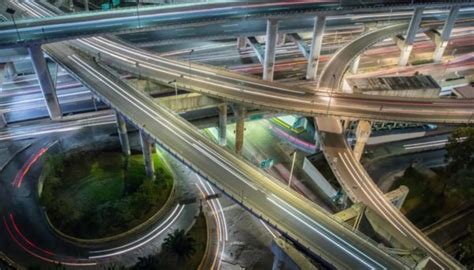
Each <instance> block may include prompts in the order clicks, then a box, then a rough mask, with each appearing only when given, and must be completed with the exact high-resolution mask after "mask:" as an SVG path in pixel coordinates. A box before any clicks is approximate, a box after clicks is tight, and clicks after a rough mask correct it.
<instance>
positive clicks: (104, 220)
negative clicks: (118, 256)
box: [40, 152, 173, 239]
mask: <svg viewBox="0 0 474 270" xmlns="http://www.w3.org/2000/svg"><path fill="white" fill-rule="evenodd" d="M153 159H154V166H155V172H156V181H150V180H148V179H146V175H145V165H144V161H143V156H142V155H141V154H139V155H132V156H129V157H126V156H123V155H122V154H120V153H118V152H87V153H79V154H75V155H73V156H71V157H69V158H68V159H66V160H63V159H62V158H61V157H58V156H50V157H48V160H47V162H46V166H45V169H44V170H43V177H44V178H45V182H44V188H43V192H42V194H41V198H40V201H41V204H42V205H43V206H44V207H45V208H46V211H47V213H48V216H49V218H50V220H51V222H52V223H53V225H54V226H55V227H56V228H58V229H59V230H60V231H62V232H64V233H66V234H68V235H71V236H75V237H79V238H86V239H90V238H101V237H107V236H112V235H116V234H119V233H122V232H125V231H127V230H129V229H131V228H133V227H135V226H137V225H139V224H141V223H142V222H144V221H145V220H146V219H148V218H150V217H151V216H152V215H153V214H154V213H156V212H157V211H158V210H159V209H160V208H161V207H162V206H163V205H164V204H165V202H166V201H167V199H168V197H169V195H170V192H171V188H172V186H173V177H172V174H171V172H170V171H169V169H168V168H167V167H166V166H165V165H164V163H163V161H162V160H161V159H160V158H159V156H158V154H154V156H153Z"/></svg>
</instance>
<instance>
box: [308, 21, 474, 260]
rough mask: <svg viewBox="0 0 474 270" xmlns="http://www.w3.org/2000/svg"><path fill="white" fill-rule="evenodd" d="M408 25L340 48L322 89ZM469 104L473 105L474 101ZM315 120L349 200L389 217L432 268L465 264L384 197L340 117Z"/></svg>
mask: <svg viewBox="0 0 474 270" xmlns="http://www.w3.org/2000/svg"><path fill="white" fill-rule="evenodd" d="M407 28H408V25H407V24H399V25H394V26H389V27H386V28H382V29H379V30H376V31H373V32H370V33H367V34H365V35H363V36H361V37H359V38H357V39H356V40H354V41H353V42H351V43H349V44H348V45H346V46H345V47H343V48H342V49H340V50H339V51H338V52H336V53H335V54H334V56H333V57H332V59H331V60H330V61H329V62H328V64H327V65H326V66H325V68H324V69H323V72H322V74H321V79H320V83H319V88H320V89H329V90H330V89H334V90H336V91H338V90H339V89H340V88H341V86H342V80H343V77H344V74H345V73H346V71H347V69H348V68H349V65H350V63H351V62H352V61H353V60H354V59H355V58H356V57H357V56H358V55H360V54H361V53H362V52H363V51H364V50H366V49H367V48H368V47H370V46H371V45H373V44H375V43H376V42H378V41H381V40H383V39H385V38H387V37H391V36H394V35H396V34H400V33H401V32H403V31H405V30H406V29H407ZM469 103H470V104H471V105H470V106H473V101H472V100H471V101H469ZM421 109H423V108H422V107H421ZM316 122H317V125H318V127H319V128H322V129H324V130H320V131H319V133H320V136H319V137H320V140H321V146H322V148H323V152H324V154H325V156H326V160H328V163H329V165H330V166H331V169H332V171H333V172H334V175H335V176H336V178H337V179H338V181H339V182H340V183H341V185H342V186H343V187H344V190H345V191H346V192H347V194H348V195H349V197H350V199H351V200H352V201H353V202H362V203H364V204H365V205H367V206H368V207H370V208H371V209H372V210H374V211H375V212H376V213H378V214H379V215H380V216H381V217H383V218H384V219H386V220H387V221H388V222H389V223H390V224H391V225H392V226H393V228H394V229H395V230H394V231H395V237H396V239H398V240H399V241H400V242H402V243H406V242H407V241H408V242H411V243H413V244H414V245H416V246H418V247H419V248H421V249H423V250H424V251H426V253H427V254H428V255H429V256H430V257H431V260H432V265H431V267H435V268H439V269H461V268H462V265H460V264H459V263H458V262H457V261H456V260H454V259H453V258H452V257H451V256H449V255H448V254H447V253H445V252H444V251H443V250H442V249H441V248H440V247H438V246H437V245H436V244H435V243H434V242H433V241H431V240H430V239H429V238H428V237H427V236H425V235H424V234H423V232H422V231H421V230H420V229H418V228H417V227H416V226H415V225H414V224H412V223H411V222H410V221H409V220H408V218H406V217H405V216H404V215H403V214H402V213H401V212H400V211H399V210H398V209H397V208H396V207H395V206H394V205H393V204H392V203H391V202H390V201H388V200H386V199H385V197H384V194H383V192H382V191H381V190H380V189H379V188H378V186H377V185H376V184H375V182H374V181H373V180H372V179H371V177H370V176H369V174H368V173H367V171H366V170H365V169H364V167H363V166H362V165H361V164H360V162H359V160H358V158H357V157H356V156H355V155H354V152H353V150H352V148H351V147H350V146H349V145H348V143H347V141H346V138H345V135H344V130H343V128H342V127H341V123H340V120H339V119H338V118H335V117H324V118H318V119H317V120H316ZM323 126H324V127H323Z"/></svg>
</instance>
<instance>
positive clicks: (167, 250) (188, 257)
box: [132, 214, 207, 270]
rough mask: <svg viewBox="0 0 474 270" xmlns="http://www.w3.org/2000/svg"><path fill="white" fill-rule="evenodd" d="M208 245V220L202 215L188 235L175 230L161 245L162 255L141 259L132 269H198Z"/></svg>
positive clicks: (182, 231)
mask: <svg viewBox="0 0 474 270" xmlns="http://www.w3.org/2000/svg"><path fill="white" fill-rule="evenodd" d="M206 243H207V227H206V219H205V217H204V215H203V214H200V215H199V216H198V217H197V220H196V223H195V224H194V226H193V227H192V228H191V230H190V231H189V232H188V233H186V232H185V231H184V230H175V231H174V232H172V233H169V234H168V236H167V237H166V239H165V240H164V242H163V244H162V245H161V249H162V250H161V252H160V253H158V254H156V255H150V256H147V257H141V258H139V259H138V260H139V261H138V263H137V264H136V265H135V266H133V267H132V269H133V270H152V269H174V270H192V269H197V268H198V266H199V264H200V263H201V260H202V258H203V256H204V253H205V250H206Z"/></svg>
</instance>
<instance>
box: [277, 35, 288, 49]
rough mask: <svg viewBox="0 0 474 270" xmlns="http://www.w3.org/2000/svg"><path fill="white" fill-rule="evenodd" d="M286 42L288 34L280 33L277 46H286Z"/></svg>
mask: <svg viewBox="0 0 474 270" xmlns="http://www.w3.org/2000/svg"><path fill="white" fill-rule="evenodd" d="M285 41H286V34H285V33H279V34H278V37H277V45H280V46H281V45H284V44H285Z"/></svg>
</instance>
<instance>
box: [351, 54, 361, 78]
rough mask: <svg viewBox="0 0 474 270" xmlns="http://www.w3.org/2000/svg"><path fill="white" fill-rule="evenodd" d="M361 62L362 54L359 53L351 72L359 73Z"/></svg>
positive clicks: (353, 62) (352, 64)
mask: <svg viewBox="0 0 474 270" xmlns="http://www.w3.org/2000/svg"><path fill="white" fill-rule="evenodd" d="M359 64H360V55H358V56H357V57H356V58H355V59H354V60H353V61H352V63H351V73H352V74H357V70H358V69H359Z"/></svg>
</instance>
